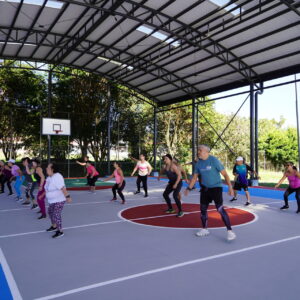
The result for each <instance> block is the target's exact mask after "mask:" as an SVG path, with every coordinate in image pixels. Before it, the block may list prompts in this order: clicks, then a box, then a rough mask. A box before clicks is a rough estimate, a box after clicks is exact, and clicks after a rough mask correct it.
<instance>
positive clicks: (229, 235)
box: [227, 230, 236, 241]
mask: <svg viewBox="0 0 300 300" xmlns="http://www.w3.org/2000/svg"><path fill="white" fill-rule="evenodd" d="M235 239H236V234H235V233H234V232H233V231H232V230H228V231H227V240H228V241H233V240H235Z"/></svg>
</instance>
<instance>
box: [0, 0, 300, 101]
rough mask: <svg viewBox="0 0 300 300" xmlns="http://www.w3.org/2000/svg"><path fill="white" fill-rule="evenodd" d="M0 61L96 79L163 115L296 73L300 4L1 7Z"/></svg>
mask: <svg viewBox="0 0 300 300" xmlns="http://www.w3.org/2000/svg"><path fill="white" fill-rule="evenodd" d="M0 58H2V59H17V60H26V61H33V62H44V63H47V64H51V65H54V66H57V65H64V66H70V67H74V68H78V69H82V70H86V71H88V72H93V73H96V74H99V75H101V76H104V77H105V78H107V79H109V80H112V81H115V82H118V83H120V84H122V85H124V86H127V87H129V88H130V89H133V90H134V91H136V92H138V93H139V94H141V95H143V96H145V97H147V98H148V99H150V100H153V101H155V102H156V103H157V104H158V105H159V106H163V105H167V104H171V103H176V102H180V101H184V100H188V99H194V98H198V97H204V96H207V95H210V94H214V93H217V92H221V91H226V90H230V89H233V88H237V87H242V86H246V85H249V84H250V83H253V82H255V83H259V82H262V81H265V80H269V79H273V78H278V77H282V76H285V75H289V74H294V73H297V72H300V1H299V0H297V1H293V0H285V1H283V0H282V1H279V0H275V1H264V0H251V1H249V0H241V1H227V0H208V1H204V0H148V1H147V0H136V1H133V0H62V1H55V0H0Z"/></svg>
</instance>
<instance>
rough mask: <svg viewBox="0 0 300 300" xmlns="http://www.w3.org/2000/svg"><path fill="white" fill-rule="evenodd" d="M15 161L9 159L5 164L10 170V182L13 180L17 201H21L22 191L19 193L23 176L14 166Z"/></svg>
mask: <svg viewBox="0 0 300 300" xmlns="http://www.w3.org/2000/svg"><path fill="white" fill-rule="evenodd" d="M15 163H16V161H15V160H14V159H10V160H9V161H8V162H7V165H8V166H9V167H10V168H11V175H12V177H11V178H10V181H13V180H15V181H16V182H15V184H14V188H15V191H16V193H17V198H16V200H17V201H22V200H23V199H22V191H21V187H22V184H23V181H24V178H25V177H24V176H23V173H22V171H21V169H20V168H19V167H18V166H17V165H16V164H15Z"/></svg>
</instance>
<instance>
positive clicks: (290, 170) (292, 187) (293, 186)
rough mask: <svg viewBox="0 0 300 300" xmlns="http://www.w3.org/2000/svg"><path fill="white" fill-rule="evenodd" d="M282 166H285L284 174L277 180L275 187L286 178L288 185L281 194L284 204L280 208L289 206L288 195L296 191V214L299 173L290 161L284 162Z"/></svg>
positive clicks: (299, 204)
mask: <svg viewBox="0 0 300 300" xmlns="http://www.w3.org/2000/svg"><path fill="white" fill-rule="evenodd" d="M284 167H285V170H284V174H283V176H282V178H281V179H280V180H279V182H278V183H277V184H276V185H275V188H278V187H279V186H280V185H281V184H282V183H283V181H284V180H285V179H286V178H287V179H288V181H289V186H288V188H287V190H286V191H285V193H284V195H283V197H284V206H282V207H281V208H280V209H288V208H289V202H288V196H289V195H290V194H292V193H296V200H297V205H298V209H297V211H296V213H297V214H298V213H300V173H299V172H298V171H297V168H296V167H295V166H294V163H292V162H288V163H286V164H285V165H284Z"/></svg>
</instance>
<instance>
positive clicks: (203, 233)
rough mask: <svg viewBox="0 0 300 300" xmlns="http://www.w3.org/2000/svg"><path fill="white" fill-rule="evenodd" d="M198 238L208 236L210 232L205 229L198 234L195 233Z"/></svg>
mask: <svg viewBox="0 0 300 300" xmlns="http://www.w3.org/2000/svg"><path fill="white" fill-rule="evenodd" d="M195 235H196V236H201V237H202V236H207V235H209V231H208V230H207V229H205V228H202V229H200V230H199V231H198V232H196V233H195Z"/></svg>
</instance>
